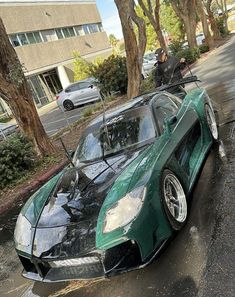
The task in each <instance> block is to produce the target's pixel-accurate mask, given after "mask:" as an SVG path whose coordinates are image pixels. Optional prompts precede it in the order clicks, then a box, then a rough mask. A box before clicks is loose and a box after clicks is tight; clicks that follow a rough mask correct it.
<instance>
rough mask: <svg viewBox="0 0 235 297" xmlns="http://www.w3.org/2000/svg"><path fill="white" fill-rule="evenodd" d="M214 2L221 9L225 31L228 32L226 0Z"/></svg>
mask: <svg viewBox="0 0 235 297" xmlns="http://www.w3.org/2000/svg"><path fill="white" fill-rule="evenodd" d="M216 4H217V6H218V7H219V9H220V10H221V11H222V14H223V18H224V28H225V33H228V11H227V0H216Z"/></svg>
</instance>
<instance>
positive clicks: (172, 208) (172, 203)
mask: <svg viewBox="0 0 235 297" xmlns="http://www.w3.org/2000/svg"><path fill="white" fill-rule="evenodd" d="M164 199H165V202H166V206H167V208H168V210H169V212H170V214H171V215H172V216H173V218H174V219H175V220H176V221H177V222H179V223H183V222H184V221H185V220H186V217H187V201H186V196H185V193H184V190H183V188H182V186H181V184H180V182H179V180H178V179H177V178H176V176H175V175H173V174H168V175H167V176H166V177H165V179H164Z"/></svg>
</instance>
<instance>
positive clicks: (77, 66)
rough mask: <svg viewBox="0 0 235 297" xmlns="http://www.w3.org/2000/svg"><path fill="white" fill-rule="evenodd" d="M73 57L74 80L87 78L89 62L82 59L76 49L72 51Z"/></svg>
mask: <svg viewBox="0 0 235 297" xmlns="http://www.w3.org/2000/svg"><path fill="white" fill-rule="evenodd" d="M73 58H74V62H73V66H74V81H78V80H82V79H86V78H88V77H89V71H90V65H91V63H89V62H88V61H87V60H85V59H83V58H82V57H81V55H80V53H79V52H78V51H74V52H73Z"/></svg>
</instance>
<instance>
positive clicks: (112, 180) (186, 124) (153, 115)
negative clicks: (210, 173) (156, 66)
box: [14, 88, 218, 282]
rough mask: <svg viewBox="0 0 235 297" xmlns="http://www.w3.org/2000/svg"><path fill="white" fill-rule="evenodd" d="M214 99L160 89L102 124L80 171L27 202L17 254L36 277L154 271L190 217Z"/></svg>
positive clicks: (95, 126) (83, 148) (210, 135)
mask: <svg viewBox="0 0 235 297" xmlns="http://www.w3.org/2000/svg"><path fill="white" fill-rule="evenodd" d="M217 139H218V131H217V125H216V121H215V115H214V111H213V108H212V105H211V101H210V98H209V97H208V95H207V93H206V91H205V90H203V89H200V88H197V89H195V90H193V91H191V92H189V93H188V94H187V96H186V97H185V98H184V100H183V101H182V100H180V99H179V98H178V97H177V96H174V95H172V94H169V93H167V92H162V91H155V92H153V93H151V94H146V95H142V96H139V97H137V98H134V99H133V100H131V101H129V102H128V103H126V104H123V105H122V106H119V107H118V108H116V109H113V110H111V111H109V112H108V113H106V114H104V115H101V116H99V117H97V118H96V119H95V120H93V121H92V122H91V123H90V124H89V126H88V127H87V128H86V129H85V131H84V133H83V135H82V137H81V139H80V141H79V145H78V148H77V150H76V152H75V154H74V157H73V165H71V166H69V167H67V168H65V169H64V170H63V171H62V172H60V173H59V174H58V175H56V176H54V177H53V178H52V179H51V180H50V181H49V182H47V183H46V184H45V185H44V186H43V187H41V188H40V189H39V190H38V191H37V192H36V193H34V195H33V196H32V197H31V198H30V199H29V200H28V201H27V203H26V204H25V206H24V207H23V209H22V210H21V212H20V214H19V216H18V220H17V223H16V228H15V233H14V239H15V247H16V251H17V253H18V255H19V258H20V260H21V262H22V265H23V267H24V271H23V275H24V276H25V277H27V278H30V279H34V280H39V281H46V282H54V281H62V280H71V279H87V278H97V277H102V276H111V275H114V274H116V273H119V272H123V271H129V270H132V269H136V268H141V267H144V266H146V265H147V264H148V263H150V262H151V260H152V259H153V258H154V257H155V256H156V254H157V253H158V252H159V251H160V250H161V249H162V248H163V246H164V245H165V244H166V242H167V241H168V240H169V239H170V238H171V237H172V234H173V233H174V231H176V230H180V229H181V228H182V226H183V225H184V224H185V222H186V220H187V216H188V208H187V202H188V198H189V196H190V192H191V190H192V189H193V185H194V183H195V181H196V179H197V176H198V174H199V172H200V169H201V166H202V164H203V162H204V160H205V158H206V156H207V153H208V150H209V149H210V147H211V145H212V143H213V141H215V140H217Z"/></svg>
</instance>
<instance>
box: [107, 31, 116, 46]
mask: <svg viewBox="0 0 235 297" xmlns="http://www.w3.org/2000/svg"><path fill="white" fill-rule="evenodd" d="M109 42H110V44H111V46H112V47H116V46H117V43H118V39H117V38H116V37H115V35H114V34H110V35H109Z"/></svg>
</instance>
